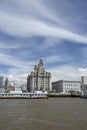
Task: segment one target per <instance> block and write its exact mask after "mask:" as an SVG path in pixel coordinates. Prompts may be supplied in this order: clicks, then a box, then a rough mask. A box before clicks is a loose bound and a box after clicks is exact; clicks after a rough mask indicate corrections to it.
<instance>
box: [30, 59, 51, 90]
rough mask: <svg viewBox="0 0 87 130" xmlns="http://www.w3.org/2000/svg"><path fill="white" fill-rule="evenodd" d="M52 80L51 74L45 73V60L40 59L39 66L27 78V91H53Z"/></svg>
mask: <svg viewBox="0 0 87 130" xmlns="http://www.w3.org/2000/svg"><path fill="white" fill-rule="evenodd" d="M50 80H51V74H50V72H46V71H45V69H44V64H43V60H42V59H40V61H39V64H38V66H37V65H35V67H34V70H33V71H31V73H30V75H28V77H27V90H28V91H33V90H41V91H45V90H46V91H47V90H48V91H51V85H50Z"/></svg>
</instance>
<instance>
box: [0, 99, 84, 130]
mask: <svg viewBox="0 0 87 130" xmlns="http://www.w3.org/2000/svg"><path fill="white" fill-rule="evenodd" d="M86 129H87V100H86V99H80V98H50V99H12V100H11V99H0V130H86Z"/></svg>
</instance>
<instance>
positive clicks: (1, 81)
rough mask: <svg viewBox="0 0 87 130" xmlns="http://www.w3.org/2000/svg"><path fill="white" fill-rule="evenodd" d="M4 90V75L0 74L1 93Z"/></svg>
mask: <svg viewBox="0 0 87 130" xmlns="http://www.w3.org/2000/svg"><path fill="white" fill-rule="evenodd" d="M3 90H4V88H3V76H0V93H1V92H2V91H3Z"/></svg>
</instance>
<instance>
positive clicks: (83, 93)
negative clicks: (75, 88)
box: [81, 90, 87, 98]
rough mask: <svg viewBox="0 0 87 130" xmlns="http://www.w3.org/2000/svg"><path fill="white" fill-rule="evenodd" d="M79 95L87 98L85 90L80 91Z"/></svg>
mask: <svg viewBox="0 0 87 130" xmlns="http://www.w3.org/2000/svg"><path fill="white" fill-rule="evenodd" d="M81 97H82V98H87V90H82V91H81Z"/></svg>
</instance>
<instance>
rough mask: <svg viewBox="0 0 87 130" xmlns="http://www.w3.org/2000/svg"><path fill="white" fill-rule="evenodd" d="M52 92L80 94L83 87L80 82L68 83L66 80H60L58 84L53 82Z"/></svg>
mask: <svg viewBox="0 0 87 130" xmlns="http://www.w3.org/2000/svg"><path fill="white" fill-rule="evenodd" d="M52 90H53V91H54V92H59V93H61V92H63V93H69V92H70V91H77V92H80V90H81V85H80V81H66V80H59V81H56V82H52Z"/></svg>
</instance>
